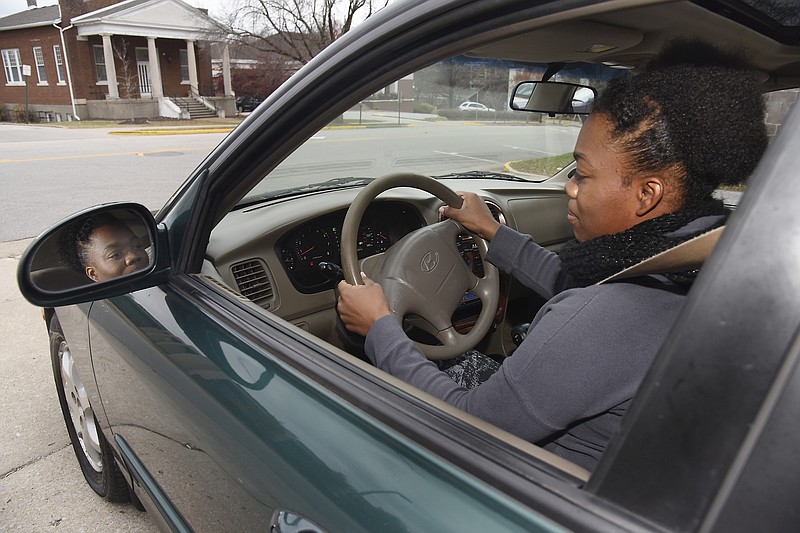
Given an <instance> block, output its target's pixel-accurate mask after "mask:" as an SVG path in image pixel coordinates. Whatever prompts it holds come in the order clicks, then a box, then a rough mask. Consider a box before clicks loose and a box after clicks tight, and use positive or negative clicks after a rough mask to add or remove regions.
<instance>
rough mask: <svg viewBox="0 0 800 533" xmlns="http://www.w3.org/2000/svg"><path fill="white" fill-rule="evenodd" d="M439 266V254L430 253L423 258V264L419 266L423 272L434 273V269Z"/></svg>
mask: <svg viewBox="0 0 800 533" xmlns="http://www.w3.org/2000/svg"><path fill="white" fill-rule="evenodd" d="M438 264H439V253H438V252H434V251H430V252H428V253H427V254H425V255H424V256H423V257H422V262H421V263H420V265H419V266H420V268H421V269H422V271H423V272H433V269H434V268H436V265H438Z"/></svg>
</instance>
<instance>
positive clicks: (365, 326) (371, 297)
mask: <svg viewBox="0 0 800 533" xmlns="http://www.w3.org/2000/svg"><path fill="white" fill-rule="evenodd" d="M361 276H362V277H363V278H364V285H350V284H349V283H347V282H346V281H340V282H339V285H337V289H339V302H338V303H337V304H336V308H337V309H338V310H339V316H341V317H342V322H343V323H344V325H345V327H346V328H347V329H348V330H349V331H352V332H353V333H358V334H359V335H363V336H366V335H367V333H369V330H370V328H371V327H372V324H374V323H375V322H376V321H377V320H378V319H379V318H383V317H385V316H386V315H389V314H391V311H390V310H389V302H387V301H386V295H385V294H383V288H382V287H381V286H380V285H378V284H377V283H375V282H374V281H372V280H371V279H369V278H368V277H367V276H365V275H364V273H363V272H362V273H361Z"/></svg>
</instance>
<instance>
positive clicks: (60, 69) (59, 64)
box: [53, 44, 66, 83]
mask: <svg viewBox="0 0 800 533" xmlns="http://www.w3.org/2000/svg"><path fill="white" fill-rule="evenodd" d="M53 55H54V56H55V57H56V74H58V83H66V76H65V75H64V60H63V59H61V45H58V44H56V45H53Z"/></svg>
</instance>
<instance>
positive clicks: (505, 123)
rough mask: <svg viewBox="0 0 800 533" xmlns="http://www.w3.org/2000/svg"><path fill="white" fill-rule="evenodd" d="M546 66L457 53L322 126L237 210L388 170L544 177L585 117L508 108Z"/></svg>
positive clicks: (562, 160) (588, 80)
mask: <svg viewBox="0 0 800 533" xmlns="http://www.w3.org/2000/svg"><path fill="white" fill-rule="evenodd" d="M547 68H548V66H547V65H544V64H541V65H539V64H528V63H520V62H514V61H507V60H501V59H488V58H474V57H468V56H463V55H462V56H457V57H454V58H450V59H447V60H444V61H441V62H438V63H435V64H433V65H431V66H429V67H426V68H424V69H421V70H419V71H417V72H414V73H412V74H410V75H407V76H405V77H403V78H402V79H399V80H397V81H396V82H394V83H392V84H390V85H388V86H387V87H384V88H382V89H381V90H379V91H377V92H375V93H374V94H372V95H370V96H369V97H368V98H366V99H364V100H362V101H360V102H359V103H358V104H356V105H354V106H352V107H350V108H349V109H347V110H346V111H344V112H343V113H342V114H341V115H340V116H339V117H338V118H336V119H335V120H334V121H333V122H331V123H330V124H327V125H326V126H325V127H323V128H322V129H320V130H319V131H318V133H317V134H316V135H314V136H312V137H311V138H310V139H308V140H307V141H306V142H305V144H303V146H301V147H300V148H299V149H298V150H296V151H295V152H294V153H292V154H291V155H290V156H289V157H288V158H287V159H285V160H284V161H283V162H282V163H281V164H280V165H279V166H278V167H277V168H276V169H274V170H273V171H271V172H270V173H269V174H268V175H266V176H265V177H264V178H263V179H262V180H261V181H260V182H259V183H258V184H257V185H256V186H255V187H253V189H252V190H250V191H249V192H248V193H247V194H246V195H245V196H244V198H242V199H241V201H240V202H239V206H248V205H253V204H255V203H258V202H260V201H265V200H272V199H275V198H280V197H287V196H292V195H297V194H304V193H308V192H315V191H319V190H322V189H331V188H338V187H353V186H363V185H364V184H365V183H366V182H368V181H369V180H371V179H374V178H377V177H380V176H382V175H385V174H389V173H392V172H415V173H419V174H423V175H427V176H432V177H442V178H448V177H450V178H452V177H463V176H465V175H472V176H473V177H482V176H485V175H486V174H487V173H491V174H492V175H494V177H497V178H501V177H502V176H501V174H502V175H505V176H506V177H507V179H516V180H524V181H531V182H541V181H545V180H547V179H548V178H550V177H552V176H554V175H555V174H557V173H558V172H559V171H560V170H561V169H563V168H564V167H565V166H567V165H568V164H569V163H571V162H572V148H573V146H574V144H575V140H576V138H577V134H578V132H579V131H580V127H581V125H582V118H581V117H580V116H579V115H558V116H548V115H547V114H543V113H528V112H520V111H515V110H513V109H512V107H511V106H510V103H511V99H512V95H513V92H514V88H515V87H516V86H517V85H518V84H519V83H521V82H523V81H527V80H537V81H538V80H541V79H542V77H543V76H544V75H545V72H546V71H547ZM627 74H628V72H627V71H626V70H624V69H620V68H611V67H607V66H603V65H600V66H598V65H590V64H581V63H578V64H575V65H571V66H570V67H569V68H565V69H563V70H561V71H560V72H558V73H557V74H556V76H554V77H553V78H551V81H564V82H573V83H581V84H584V85H592V86H594V87H595V88H596V89H598V90H602V88H603V87H604V86H605V84H606V83H607V82H608V80H610V79H612V78H615V77H619V76H625V75H627ZM517 97H518V96H517ZM583 119H585V117H583Z"/></svg>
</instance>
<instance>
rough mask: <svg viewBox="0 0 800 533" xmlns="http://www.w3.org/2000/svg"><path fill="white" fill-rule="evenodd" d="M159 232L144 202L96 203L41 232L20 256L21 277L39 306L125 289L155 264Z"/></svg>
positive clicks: (24, 288)
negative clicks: (95, 205) (142, 203)
mask: <svg viewBox="0 0 800 533" xmlns="http://www.w3.org/2000/svg"><path fill="white" fill-rule="evenodd" d="M157 248H158V233H157V230H156V224H155V219H154V218H153V215H152V214H151V213H150V211H148V210H147V208H145V207H144V206H142V205H139V204H130V203H126V204H109V205H104V206H100V207H94V208H91V209H88V210H85V211H82V212H80V213H77V214H75V215H72V216H71V217H68V218H66V219H64V220H63V221H61V222H60V223H58V224H56V225H55V226H53V227H52V228H50V229H49V230H47V231H45V232H44V233H43V234H42V235H40V236H39V237H37V238H36V239H35V240H34V241H33V242H32V243H31V244H30V246H28V249H27V250H25V252H24V254H23V255H22V257H21V258H20V263H19V267H18V270H17V281H18V283H19V288H20V292H22V295H23V296H24V297H25V298H26V299H27V300H28V301H30V302H31V303H33V304H34V305H39V306H42V307H55V306H58V305H67V304H73V303H80V302H85V301H90V300H96V299H101V298H106V297H110V296H113V295H118V294H124V293H125V292H130V291H131V290H135V289H138V288H143V287H144V286H147V285H150V286H152V285H154V284H155V283H153V280H149V283H138V284H137V283H136V280H142V279H143V278H145V277H149V276H148V274H149V273H151V272H153V271H154V270H155V267H156V259H155V258H157V257H158V249H157Z"/></svg>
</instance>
